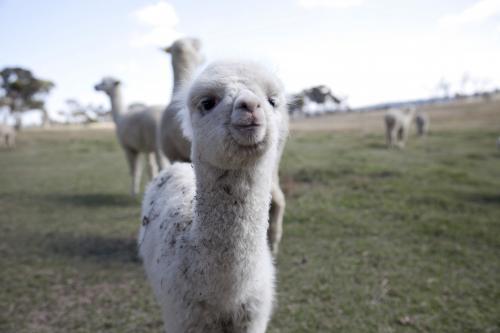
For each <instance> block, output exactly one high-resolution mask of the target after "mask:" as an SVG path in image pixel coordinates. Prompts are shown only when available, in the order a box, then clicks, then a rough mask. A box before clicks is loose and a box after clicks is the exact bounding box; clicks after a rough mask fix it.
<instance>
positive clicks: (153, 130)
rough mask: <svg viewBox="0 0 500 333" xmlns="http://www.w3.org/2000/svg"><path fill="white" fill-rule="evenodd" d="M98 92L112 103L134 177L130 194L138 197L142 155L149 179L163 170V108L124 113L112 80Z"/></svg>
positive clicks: (97, 87) (117, 86)
mask: <svg viewBox="0 0 500 333" xmlns="http://www.w3.org/2000/svg"><path fill="white" fill-rule="evenodd" d="M95 90H96V91H102V92H104V93H106V94H107V95H108V96H109V98H110V100H111V114H112V115H113V120H114V122H115V124H116V135H117V137H118V141H119V142H120V144H121V146H122V148H123V150H124V151H125V155H126V157H127V162H128V165H129V170H130V174H131V176H132V186H131V190H130V192H131V195H132V196H135V195H136V194H138V193H139V187H140V182H141V175H142V160H141V158H140V154H141V153H144V154H145V155H146V162H147V164H148V175H149V177H150V179H152V178H153V177H154V176H156V174H157V173H158V169H162V167H163V161H162V156H161V152H160V150H159V149H158V145H157V139H156V135H157V129H158V124H159V120H160V115H161V112H162V107H150V108H147V107H146V108H140V107H135V108H133V109H129V111H128V112H124V111H123V101H122V95H121V88H120V81H118V80H116V79H113V78H109V77H108V78H104V79H103V80H102V81H101V82H100V83H98V84H96V85H95Z"/></svg>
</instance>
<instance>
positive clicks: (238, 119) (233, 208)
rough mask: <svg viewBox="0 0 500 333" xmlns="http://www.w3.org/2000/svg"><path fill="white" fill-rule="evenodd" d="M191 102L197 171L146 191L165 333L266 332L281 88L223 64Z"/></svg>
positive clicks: (187, 170)
mask: <svg viewBox="0 0 500 333" xmlns="http://www.w3.org/2000/svg"><path fill="white" fill-rule="evenodd" d="M185 96H186V98H183V99H182V100H183V101H184V102H183V104H184V109H185V110H183V111H182V113H183V117H184V119H183V129H184V131H185V133H186V135H188V136H189V137H190V138H191V141H192V151H191V158H192V161H193V163H192V164H188V163H175V164H173V165H172V166H170V167H167V169H166V170H164V171H163V172H162V173H160V175H158V176H157V177H156V178H155V180H154V181H153V182H152V183H151V184H150V186H149V187H148V190H147V192H146V194H145V197H144V201H143V209H142V216H143V220H142V227H141V230H140V233H139V239H138V243H139V254H140V256H141V258H142V259H143V262H144V267H145V270H146V273H147V276H148V279H149V282H150V283H151V285H152V287H153V291H154V293H155V296H156V299H157V300H158V302H159V304H160V305H161V308H162V315H163V320H164V323H165V330H166V332H168V333H177V332H191V333H194V332H252V333H259V332H265V330H266V327H267V323H268V321H269V319H270V316H271V310H272V304H273V298H274V267H273V263H272V261H273V260H272V256H271V252H270V251H269V247H268V245H267V241H266V232H267V228H268V217H269V204H270V195H269V193H270V192H271V186H272V181H273V177H274V173H275V170H276V167H277V164H278V163H279V156H280V151H281V150H282V149H283V145H284V143H285V138H286V135H287V130H288V128H287V127H288V119H287V117H288V114H287V108H286V105H285V104H286V103H285V97H284V93H283V88H282V85H281V83H280V82H279V81H278V80H277V79H276V78H275V77H274V76H273V75H272V74H270V73H269V72H267V71H266V70H265V69H263V68H262V67H261V66H259V65H256V64H254V63H234V62H219V63H215V64H212V65H210V66H209V67H208V68H207V69H205V70H204V71H203V72H202V73H201V74H200V75H199V76H198V77H197V78H196V79H195V81H194V82H193V83H192V85H191V87H190V88H189V90H188V93H187V94H186V95H185Z"/></svg>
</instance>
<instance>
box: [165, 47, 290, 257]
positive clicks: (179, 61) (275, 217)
mask: <svg viewBox="0 0 500 333" xmlns="http://www.w3.org/2000/svg"><path fill="white" fill-rule="evenodd" d="M200 50H201V42H200V40H198V39H196V38H184V39H179V40H177V41H175V42H174V43H173V44H172V46H170V47H167V48H165V51H166V52H167V53H170V54H171V55H172V69H173V72H174V86H173V92H172V101H171V102H170V104H169V105H168V107H167V109H166V110H165V112H164V113H163V115H162V119H161V125H160V136H159V140H160V147H161V149H162V151H163V153H164V154H165V156H166V157H167V158H168V159H169V160H170V162H175V161H181V162H189V161H190V160H191V159H190V152H191V143H190V142H189V140H187V139H186V137H185V136H184V135H183V134H182V129H181V126H180V119H179V116H178V115H179V112H180V109H182V104H179V103H178V101H177V98H176V93H177V92H178V91H179V90H180V89H181V88H182V86H183V85H184V84H185V83H187V82H189V81H190V79H191V77H192V75H193V73H194V72H195V70H196V69H197V68H198V67H199V66H200V65H201V63H202V62H203V55H202V54H201V51H200ZM281 153H282V151H280V158H281ZM278 171H279V163H278V164H277V166H276V170H275V171H274V177H273V186H272V190H271V196H272V200H271V207H270V219H269V229H268V239H269V245H270V247H271V251H272V252H273V254H274V255H277V253H278V247H279V243H280V241H281V237H282V234H283V216H284V214H285V204H286V202H285V195H284V193H283V191H282V190H281V187H280V183H279V175H278Z"/></svg>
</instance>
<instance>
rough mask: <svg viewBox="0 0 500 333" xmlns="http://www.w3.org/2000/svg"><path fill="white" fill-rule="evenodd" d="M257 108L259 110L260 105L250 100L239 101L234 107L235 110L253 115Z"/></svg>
mask: <svg viewBox="0 0 500 333" xmlns="http://www.w3.org/2000/svg"><path fill="white" fill-rule="evenodd" d="M259 108H260V103H259V102H258V101H257V100H251V99H244V100H241V101H239V103H237V105H236V109H240V110H244V111H248V112H250V113H254V112H255V111H256V110H257V109H259Z"/></svg>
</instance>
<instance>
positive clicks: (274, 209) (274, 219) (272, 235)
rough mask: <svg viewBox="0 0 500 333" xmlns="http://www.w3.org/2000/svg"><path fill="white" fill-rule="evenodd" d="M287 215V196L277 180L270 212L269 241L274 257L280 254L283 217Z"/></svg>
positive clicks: (274, 185)
mask: <svg viewBox="0 0 500 333" xmlns="http://www.w3.org/2000/svg"><path fill="white" fill-rule="evenodd" d="M284 214H285V195H284V194H283V191H282V190H281V188H280V186H279V180H278V179H276V180H275V181H274V184H273V188H272V189H271V207H270V210H269V228H268V229H267V240H268V242H269V246H270V248H271V252H272V254H273V256H276V255H277V254H278V247H279V244H280V241H281V236H282V235H283V215H284Z"/></svg>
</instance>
